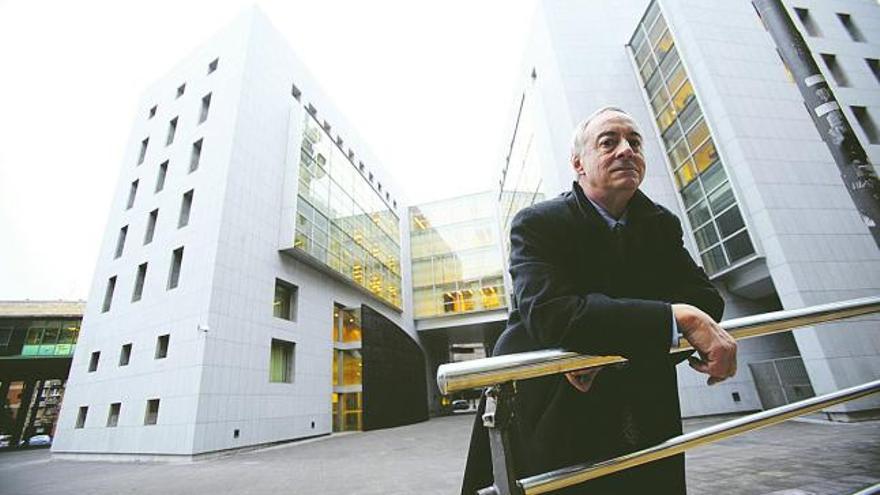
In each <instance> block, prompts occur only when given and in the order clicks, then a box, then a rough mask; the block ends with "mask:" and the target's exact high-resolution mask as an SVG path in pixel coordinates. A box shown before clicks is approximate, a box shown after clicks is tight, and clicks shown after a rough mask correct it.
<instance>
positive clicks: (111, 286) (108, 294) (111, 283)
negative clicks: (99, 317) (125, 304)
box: [101, 275, 116, 313]
mask: <svg viewBox="0 0 880 495" xmlns="http://www.w3.org/2000/svg"><path fill="white" fill-rule="evenodd" d="M114 291H116V275H114V276H112V277H110V278H109V279H108V280H107V289H106V290H105V291H104V304H103V305H102V306H101V312H102V313H106V312H107V311H110V305H111V304H113V292H114Z"/></svg>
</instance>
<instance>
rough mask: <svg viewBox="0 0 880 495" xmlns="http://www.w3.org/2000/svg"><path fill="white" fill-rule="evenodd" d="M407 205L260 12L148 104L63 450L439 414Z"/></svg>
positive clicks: (130, 452) (218, 440) (73, 386)
mask: <svg viewBox="0 0 880 495" xmlns="http://www.w3.org/2000/svg"><path fill="white" fill-rule="evenodd" d="M397 191H398V188H397V186H396V185H395V184H393V181H391V180H390V177H388V176H387V174H385V172H383V171H382V168H381V166H380V165H379V164H378V163H377V160H376V159H375V158H374V157H373V156H372V155H371V154H370V151H369V150H368V148H367V146H366V145H365V144H364V143H363V142H361V141H360V140H359V138H358V136H357V133H356V132H355V130H354V129H352V128H351V127H350V126H349V125H348V124H347V123H346V121H345V119H344V117H343V115H342V114H341V113H340V112H338V111H337V110H336V109H334V108H333V105H332V102H331V101H330V100H329V99H328V98H327V97H326V96H325V95H323V94H322V93H321V91H320V90H319V89H318V88H317V87H316V85H315V83H314V81H313V79H312V78H311V76H310V75H309V74H308V72H307V71H306V69H305V68H304V67H303V66H302V64H301V63H300V62H299V61H298V59H297V58H296V57H295V55H294V54H293V53H292V51H291V50H290V49H289V48H288V47H287V44H286V42H285V41H284V40H283V39H282V37H281V35H280V34H279V33H278V32H277V31H275V30H274V28H273V27H272V26H271V25H270V24H269V22H268V21H267V19H265V17H264V15H263V14H262V13H260V12H259V11H258V10H256V9H254V10H252V11H249V12H247V13H246V14H245V15H243V16H242V17H241V18H239V19H238V20H237V21H235V22H234V23H233V24H232V25H231V26H230V27H228V28H227V29H225V30H224V31H223V32H221V33H220V34H218V35H217V36H216V37H215V38H214V39H212V40H210V41H209V42H208V43H207V44H205V45H204V46H203V47H201V48H199V49H198V50H196V51H195V53H193V54H192V55H191V56H189V57H188V58H187V59H185V60H184V61H183V62H181V63H180V64H179V65H178V66H177V67H175V68H174V69H173V70H171V71H170V72H169V73H168V74H167V75H166V76H164V77H163V78H162V79H160V80H159V81H158V82H156V83H155V84H154V85H153V86H152V87H151V88H150V89H148V90H147V91H146V92H145V95H144V97H143V100H142V102H141V106H140V110H139V112H138V117H137V119H136V121H135V123H134V125H133V128H132V134H131V138H130V144H129V146H128V148H127V151H126V155H125V157H124V159H123V163H122V166H121V172H120V179H119V186H118V188H117V192H116V196H115V198H114V200H113V206H112V209H111V212H110V215H109V219H108V226H107V231H106V234H105V237H104V241H103V243H102V247H101V251H100V256H99V259H98V262H97V267H96V271H95V278H94V282H93V284H92V287H91V292H90V296H89V302H88V304H87V306H86V308H85V314H84V317H83V331H82V334H81V336H80V340H79V343H78V345H77V347H76V350H75V352H74V354H73V363H72V367H71V371H70V379H69V383H68V389H67V395H66V398H65V401H64V406H63V408H62V411H61V416H60V420H59V424H58V428H57V436H56V438H55V441H54V444H53V447H52V448H53V452H54V453H55V454H65V455H68V456H82V455H91V456H92V457H94V456H95V455H111V456H116V457H120V456H122V457H133V458H138V459H143V458H147V459H149V458H153V457H154V456H156V457H158V456H168V455H177V456H193V455H199V454H202V453H206V452H215V451H221V450H226V449H235V448H240V447H245V446H250V445H257V444H267V443H273V442H280V441H287V440H292V439H299V438H307V437H312V436H318V435H325V434H328V433H330V432H332V431H341V430H360V429H371V428H380V427H387V426H392V425H399V424H406V423H410V422H414V421H419V420H424V419H427V405H426V404H427V400H426V387H425V382H426V376H425V373H426V371H425V370H426V365H425V359H424V354H423V353H422V352H421V350H420V348H419V345H418V343H417V341H416V338H415V330H414V328H413V323H412V321H413V319H412V314H411V309H410V308H411V305H409V304H404V301H403V299H404V295H403V294H402V292H403V291H402V287H404V286H406V285H407V284H408V283H409V279H408V277H409V274H408V269H404V268H408V267H404V268H402V263H401V260H402V259H406V258H407V256H408V243H405V242H402V240H401V239H402V235H404V234H402V231H403V230H404V229H403V228H402V226H401V224H402V223H403V220H401V218H402V217H405V213H406V210H405V209H403V208H402V207H400V206H398V196H397ZM401 404H403V405H404V406H405V407H400V405H401Z"/></svg>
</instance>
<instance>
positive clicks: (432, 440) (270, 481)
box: [0, 415, 880, 495]
mask: <svg viewBox="0 0 880 495" xmlns="http://www.w3.org/2000/svg"><path fill="white" fill-rule="evenodd" d="M472 420H473V415H461V416H454V417H446V418H438V419H433V420H431V421H429V422H426V423H421V424H418V425H411V426H405V427H401V428H394V429H390V430H382V431H374V432H367V433H358V434H347V435H341V436H331V437H324V438H322V439H317V440H312V441H308V442H304V443H299V444H288V445H283V446H278V447H273V448H268V449H262V450H258V451H251V452H242V453H238V454H235V455H229V456H225V457H221V458H215V459H212V460H203V461H197V462H190V463H184V464H149V463H107V462H82V461H61V460H53V459H52V458H51V455H50V453H49V451H48V450H45V449H41V450H27V451H13V452H5V453H0V494H3V495H6V494H10V495H11V494H15V495H30V494H35V495H36V494H39V495H49V494H70V493H80V494H90V495H91V494H113V495H116V494H125V495H132V494H154V493H158V494H161V495H175V494H187V495H205V494H210V495H219V494H226V493H234V494H272V495H279V494H284V495H313V494H315V495H317V494H320V495H343V494H345V495H349V494H358V495H373V494H383V495H396V494H401V495H402V494H413V493H419V494H437V495H439V494H444V495H446V494H455V493H457V490H458V487H459V482H460V479H461V472H462V468H463V465H464V457H463V456H464V452H465V450H466V447H467V443H468V438H469V434H470V423H471V421H472ZM710 422H711V421H705V420H703V421H688V422H686V425H685V428H686V430H693V429H695V428H701V427H704V426H707V425H708V424H710ZM876 483H880V422H876V421H875V422H870V423H859V424H829V423H816V422H804V421H789V422H787V423H784V424H782V425H778V426H774V427H770V428H767V429H764V430H760V431H757V432H751V433H747V434H745V435H744V436H740V437H737V438H733V439H728V440H725V441H724V442H721V443H719V444H715V445H713V446H708V447H702V448H699V449H696V450H693V451H691V452H690V453H689V454H688V486H689V493H690V495H709V494H712V495H716V494H724V495H728V494H743V495H748V494H755V495H765V494H770V493H774V494H776V495H782V494H785V495H803V494H815V495H831V494H835V495H836V494H840V495H844V494H846V495H849V494H851V493H853V492H855V491H857V490H858V489H861V488H864V487H865V486H869V485H872V484H876Z"/></svg>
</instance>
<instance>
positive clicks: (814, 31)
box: [794, 7, 822, 37]
mask: <svg viewBox="0 0 880 495" xmlns="http://www.w3.org/2000/svg"><path fill="white" fill-rule="evenodd" d="M794 13H795V14H797V16H798V19H800V21H801V24H802V25H803V26H804V29H805V30H806V31H807V34H808V35H809V36H814V37H818V36H822V32H821V31H820V30H819V26H817V25H816V23H815V22H814V21H813V16H811V15H810V11H809V10H807V9H800V8H797V7H795V8H794Z"/></svg>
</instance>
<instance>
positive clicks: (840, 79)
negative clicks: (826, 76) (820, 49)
mask: <svg viewBox="0 0 880 495" xmlns="http://www.w3.org/2000/svg"><path fill="white" fill-rule="evenodd" d="M821 55H822V61H823V62H825V66H826V67H828V70H829V71H830V72H831V76H832V77H833V78H834V82H835V83H837V85H838V86H840V87H846V86H849V79H847V77H846V74H844V72H843V69H842V68H841V67H840V64H839V63H837V57H836V56H834V55H832V54H830V53H822V54H821Z"/></svg>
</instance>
